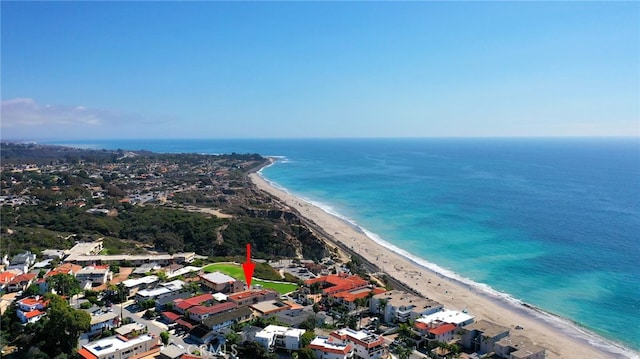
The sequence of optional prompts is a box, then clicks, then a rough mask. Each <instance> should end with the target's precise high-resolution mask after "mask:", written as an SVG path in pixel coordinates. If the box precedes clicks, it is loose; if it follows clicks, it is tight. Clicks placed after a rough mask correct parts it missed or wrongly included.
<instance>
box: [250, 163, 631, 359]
mask: <svg viewBox="0 0 640 359" xmlns="http://www.w3.org/2000/svg"><path fill="white" fill-rule="evenodd" d="M272 157H273V156H272ZM273 164H275V162H274V163H272V164H270V165H269V166H271V165H273ZM265 168H266V167H265ZM258 174H259V176H260V177H261V178H262V179H263V180H265V181H266V182H267V183H269V184H270V185H271V186H273V187H275V188H277V189H278V190H281V191H283V192H285V193H288V194H290V195H292V196H295V197H296V198H298V199H300V200H301V201H304V202H306V203H308V204H310V205H313V206H315V207H318V208H320V209H321V210H323V211H324V212H326V213H328V214H329V215H331V216H334V217H336V218H338V219H340V220H341V221H342V222H344V223H345V224H347V225H349V226H350V227H352V228H353V229H355V230H356V231H358V232H360V233H363V234H365V235H366V236H367V237H368V238H370V239H371V240H373V241H374V242H376V243H377V244H379V245H380V246H382V247H384V248H386V249H388V250H390V251H393V252H395V253H397V254H399V255H401V256H402V257H404V258H406V259H407V260H408V261H410V262H411V263H413V264H414V265H416V266H419V267H422V268H424V269H426V270H429V271H431V272H432V273H435V274H436V275H438V276H440V277H441V278H443V279H446V280H449V281H452V282H457V283H458V284H460V285H462V286H464V287H466V288H467V289H469V290H471V291H473V292H474V293H477V294H479V295H482V296H484V297H486V298H488V299H490V300H493V301H496V302H498V303H500V304H502V305H508V306H509V307H510V308H512V309H513V310H515V311H517V312H520V313H523V314H526V315H528V316H530V317H533V318H534V319H536V320H538V321H541V322H544V323H546V324H547V325H550V326H552V327H553V328H555V329H556V330H558V331H560V332H562V333H564V334H565V335H567V336H568V337H572V338H574V339H576V340H578V341H580V342H582V343H584V344H585V345H590V346H593V347H596V348H598V349H599V350H600V351H602V352H604V353H607V354H609V355H612V357H615V358H629V359H640V356H638V354H637V353H635V352H634V351H633V350H632V349H629V348H627V347H625V346H623V345H622V344H619V343H616V342H613V341H611V340H608V339H606V338H603V337H601V336H599V335H598V334H595V333H592V332H590V331H589V330H588V329H586V328H584V327H582V326H581V325H580V324H579V323H577V322H574V321H572V320H570V319H567V318H564V317H561V316H559V315H556V314H553V313H551V312H547V311H545V310H544V309H542V308H539V307H537V306H535V305H532V304H529V303H526V302H524V301H522V300H520V299H517V298H514V297H513V296H511V295H509V294H507V293H504V292H500V291H498V290H496V289H494V288H492V287H491V286H489V285H487V284H485V283H479V282H475V281H473V280H472V279H470V278H467V277H464V276H461V275H459V274H458V273H455V272H453V271H451V270H449V269H446V268H443V267H441V266H439V265H437V264H435V263H432V262H429V261H427V260H425V259H424V258H420V257H417V256H415V255H413V254H411V253H409V252H407V251H405V250H403V249H402V248H400V247H398V246H396V245H394V244H392V243H389V242H387V241H385V240H384V239H383V238H382V237H381V236H379V235H378V234H376V233H374V232H371V231H369V230H367V229H366V228H364V227H362V226H360V225H359V224H358V223H357V222H356V221H355V220H354V219H352V218H349V217H348V216H345V215H343V214H341V213H340V212H338V211H337V210H336V209H335V207H333V206H331V205H329V204H327V203H324V202H320V201H317V200H313V199H310V198H307V197H305V196H303V195H300V194H297V193H292V192H291V191H289V190H288V189H287V188H285V187H282V186H281V185H279V184H278V183H276V182H275V181H272V180H270V179H268V178H266V177H265V176H264V174H263V173H262V170H260V171H259V172H258Z"/></svg>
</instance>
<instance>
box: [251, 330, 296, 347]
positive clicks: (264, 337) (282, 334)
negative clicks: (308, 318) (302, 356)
mask: <svg viewBox="0 0 640 359" xmlns="http://www.w3.org/2000/svg"><path fill="white" fill-rule="evenodd" d="M303 334H304V329H295V328H288V327H281V326H279V325H268V326H267V327H266V328H264V329H263V330H261V331H259V332H258V333H256V339H255V340H256V342H258V343H260V344H262V346H264V348H265V349H266V350H272V349H286V350H298V349H300V338H301V337H302V335H303Z"/></svg>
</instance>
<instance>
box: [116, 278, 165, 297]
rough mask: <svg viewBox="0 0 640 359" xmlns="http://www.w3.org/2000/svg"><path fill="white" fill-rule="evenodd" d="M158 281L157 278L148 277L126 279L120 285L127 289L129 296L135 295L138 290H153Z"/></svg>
mask: <svg viewBox="0 0 640 359" xmlns="http://www.w3.org/2000/svg"><path fill="white" fill-rule="evenodd" d="M159 281H160V279H159V278H158V276H155V275H149V276H146V277H140V278H134V279H127V280H125V281H123V282H122V285H124V286H125V288H127V290H128V291H129V295H130V296H131V295H135V294H136V293H137V292H138V291H139V290H143V289H149V288H154V287H155V286H156V285H157V284H158V282H159Z"/></svg>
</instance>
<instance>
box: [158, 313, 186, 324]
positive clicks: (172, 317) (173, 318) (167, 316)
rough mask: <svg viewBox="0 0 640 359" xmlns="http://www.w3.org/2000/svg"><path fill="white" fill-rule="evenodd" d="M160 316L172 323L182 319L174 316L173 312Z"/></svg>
mask: <svg viewBox="0 0 640 359" xmlns="http://www.w3.org/2000/svg"><path fill="white" fill-rule="evenodd" d="M162 315H164V316H165V317H166V318H167V319H169V320H170V321H172V322H175V321H176V320H178V319H180V318H182V316H181V315H179V314H176V313H174V312H162Z"/></svg>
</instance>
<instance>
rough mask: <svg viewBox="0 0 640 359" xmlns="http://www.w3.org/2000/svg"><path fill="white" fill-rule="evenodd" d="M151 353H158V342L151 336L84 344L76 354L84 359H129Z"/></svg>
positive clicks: (116, 338) (114, 338) (103, 340)
mask: <svg viewBox="0 0 640 359" xmlns="http://www.w3.org/2000/svg"><path fill="white" fill-rule="evenodd" d="M151 351H158V352H159V351H160V344H159V340H158V338H157V337H156V336H154V335H153V334H143V335H140V336H138V337H135V338H132V339H128V338H125V337H123V336H122V335H116V336H112V337H108V338H104V339H100V340H98V341H95V342H90V343H88V344H85V345H83V346H82V348H80V350H78V354H80V357H82V358H84V359H129V358H133V357H141V356H142V354H144V353H148V352H151Z"/></svg>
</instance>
